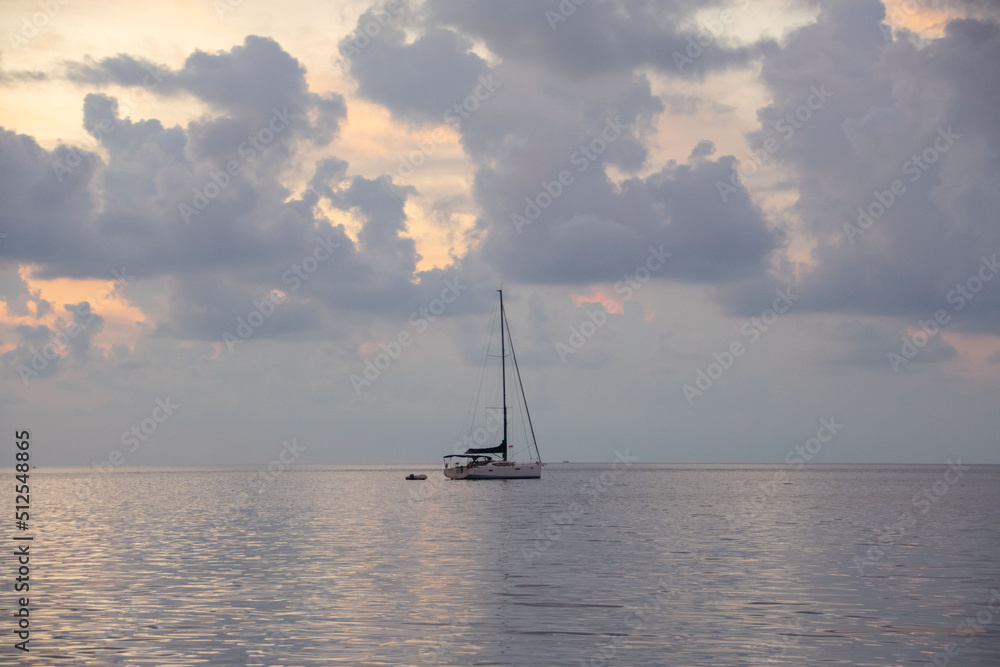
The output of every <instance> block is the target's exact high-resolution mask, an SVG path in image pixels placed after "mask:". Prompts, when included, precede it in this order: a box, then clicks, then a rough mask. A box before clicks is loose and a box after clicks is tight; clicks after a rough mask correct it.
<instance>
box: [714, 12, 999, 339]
mask: <svg viewBox="0 0 1000 667" xmlns="http://www.w3.org/2000/svg"><path fill="white" fill-rule="evenodd" d="M821 5H822V11H821V13H820V16H819V17H818V19H817V21H816V23H814V24H811V25H808V26H806V27H803V28H801V29H800V30H798V31H797V32H796V33H794V34H793V35H792V36H791V38H790V39H789V40H788V43H787V44H786V45H785V46H784V47H783V48H782V49H781V51H780V52H778V53H774V54H771V55H769V56H768V57H767V58H766V59H765V61H764V65H763V69H762V74H761V77H762V81H763V82H764V83H765V85H766V86H767V87H768V90H769V91H770V92H771V94H772V96H773V99H774V103H773V104H771V105H770V106H768V107H765V108H764V109H761V110H760V112H759V114H758V115H759V118H760V120H761V129H760V130H759V131H758V132H756V133H754V134H752V135H751V136H750V141H751V144H752V146H753V147H754V148H755V149H756V150H758V151H760V150H762V149H764V148H766V147H767V145H768V143H767V142H768V141H770V142H771V143H770V146H771V147H772V148H774V147H775V146H777V150H776V151H775V152H773V153H772V155H771V157H770V159H771V160H773V161H775V162H780V163H782V164H783V165H785V166H787V167H789V168H790V169H791V170H792V173H794V174H795V176H794V178H793V180H794V183H795V186H796V188H797V189H798V192H799V200H798V203H797V205H796V207H795V212H796V213H797V215H798V216H799V217H800V218H801V220H802V221H803V223H804V224H805V226H806V229H807V230H808V232H809V233H810V234H812V235H813V236H814V238H815V239H816V245H815V249H814V250H813V257H812V260H813V265H812V266H811V267H810V268H808V269H807V270H805V271H804V272H803V273H802V274H801V277H800V279H799V280H798V281H797V285H798V286H797V289H799V290H800V291H801V294H802V299H801V302H800V305H801V310H802V311H808V310H816V311H831V312H845V313H847V312H850V313H860V314H869V315H893V316H898V317H900V318H904V319H906V320H909V321H911V322H915V321H916V320H917V319H918V318H927V317H931V316H933V314H934V313H935V312H936V311H937V310H938V309H945V310H946V311H947V312H948V313H949V315H950V317H951V318H952V320H951V323H950V324H949V326H951V327H954V328H956V329H966V330H974V331H989V332H993V333H996V332H998V331H1000V314H998V313H1000V280H998V281H993V282H989V281H988V280H985V277H986V274H989V275H990V276H991V277H992V274H993V273H994V270H993V269H992V268H989V267H990V266H992V263H991V262H992V259H991V258H992V257H993V254H994V253H1000V226H998V225H997V222H996V211H997V210H1000V186H998V184H1000V116H998V115H997V113H996V109H997V104H998V98H997V93H996V91H997V90H1000V25H998V24H997V23H996V22H987V21H979V20H972V19H964V20H955V21H951V22H950V23H949V24H948V25H947V28H946V32H945V34H944V36H942V37H940V38H937V39H930V40H927V39H924V38H917V37H916V36H913V35H910V34H908V33H905V32H901V33H899V34H897V35H895V37H894V38H893V39H892V40H887V39H886V37H885V34H884V33H883V31H882V30H881V29H880V21H881V20H882V18H883V16H884V9H883V7H882V5H881V4H880V3H878V2H875V1H874V0H854V1H851V2H839V1H838V2H824V3H821ZM817 90H822V91H825V93H829V95H828V96H827V95H825V94H824V95H823V96H826V97H827V99H826V101H824V102H822V103H819V99H820V97H819V96H817V95H816V91H817ZM810 104H812V107H817V108H811V107H810V106H809V105H810ZM797 114H798V115H797ZM893 183H895V184H896V185H895V187H896V192H895V193H894V192H893V191H892V188H893ZM859 209H860V210H859ZM984 266H985V268H984ZM980 271H983V272H984V274H983V275H982V276H980V275H979V272H980ZM783 279H785V280H791V274H790V273H789V274H788V275H786V276H784V278H783ZM762 287H763V285H762ZM744 288H745V286H741V288H740V289H741V290H743V289H744ZM963 289H966V290H968V291H970V292H971V291H972V290H973V289H975V290H976V291H975V293H974V295H973V296H971V297H965V296H962V295H961V291H962V290H963ZM744 296H745V295H744V294H741V293H740V292H738V291H736V290H734V291H732V292H730V293H728V295H723V296H722V298H723V299H724V301H725V302H726V303H727V304H728V305H729V306H730V308H731V309H732V310H733V311H734V312H739V313H743V314H745V313H746V309H745V305H744V304H745V301H744Z"/></svg>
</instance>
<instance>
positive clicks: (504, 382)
mask: <svg viewBox="0 0 1000 667" xmlns="http://www.w3.org/2000/svg"><path fill="white" fill-rule="evenodd" d="M497 291H498V292H500V377H501V378H502V379H501V385H502V387H503V389H502V391H503V402H502V403H501V405H502V406H503V440H502V442H503V460H504V461H506V460H507V449H508V447H507V366H506V363H505V362H506V361H507V351H506V348H505V347H504V342H503V330H504V322H505V319H504V312H503V290H502V289H498V290H497Z"/></svg>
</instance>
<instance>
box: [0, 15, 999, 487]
mask: <svg viewBox="0 0 1000 667" xmlns="http://www.w3.org/2000/svg"><path fill="white" fill-rule="evenodd" d="M0 37H2V41H0V301H2V306H0V307H2V310H0V415H2V419H3V423H4V424H6V426H7V427H8V428H11V429H16V430H29V431H30V433H31V437H32V452H33V462H34V463H35V464H36V465H40V466H42V465H44V466H88V467H90V466H98V467H99V468H102V469H104V470H112V469H115V468H118V467H129V466H200V465H232V464H241V465H242V464H247V465H252V464H263V463H266V462H269V461H276V460H280V461H281V462H282V463H283V464H286V463H289V462H294V463H298V464H384V463H435V462H440V460H441V459H440V458H439V457H441V456H443V455H445V454H450V453H452V452H453V451H454V449H455V443H456V442H458V441H460V439H461V438H462V436H463V434H462V433H461V428H462V425H463V423H464V420H465V416H466V413H467V411H468V410H469V398H470V394H471V393H472V392H473V389H474V385H475V382H476V378H477V373H478V364H479V361H480V358H481V351H482V349H483V348H482V345H483V338H484V336H485V335H486V333H487V327H488V325H489V321H490V317H491V313H492V309H493V308H494V305H495V299H496V290H497V288H498V287H500V286H501V285H503V289H504V300H505V305H506V307H507V314H508V318H509V321H510V327H511V334H512V336H513V342H514V345H515V349H516V351H517V358H518V363H519V365H520V370H521V375H522V378H523V382H524V387H525V393H526V395H527V399H528V402H529V406H530V408H531V414H532V419H533V422H534V428H535V432H536V435H537V439H538V446H539V449H540V451H541V454H542V457H543V459H545V460H550V461H561V460H572V461H594V462H600V461H612V460H614V459H615V457H616V456H617V455H619V453H621V452H626V451H627V452H628V456H630V457H632V459H633V460H638V461H641V462H676V463H682V462H706V463H713V462H734V463H740V462H749V463H760V462H778V463H783V464H787V465H798V464H800V463H801V462H811V463H852V462H853V463H883V462H884V463H928V464H933V463H940V464H943V463H945V462H946V461H949V460H953V461H954V460H961V461H962V462H963V463H1000V446H998V434H997V426H998V425H1000V421H998V418H997V412H996V397H997V396H998V395H1000V278H998V279H996V280H994V278H995V277H996V276H997V274H998V273H1000V264H998V263H997V258H998V254H1000V225H998V219H997V216H998V212H1000V114H998V113H997V109H998V108H1000V7H998V6H997V5H996V3H995V2H993V1H992V0H886V2H884V3H882V2H878V1H876V0H830V1H822V0H821V1H812V0H761V1H755V2H748V1H747V0H732V1H730V0H718V1H711V0H708V1H706V0H698V1H697V2H696V1H694V0H661V1H653V0H646V1H643V0H619V1H615V2H605V1H601V0H562V1H561V2H559V1H556V0H543V1H536V0H530V1H529V0H523V1H522V0H505V1H504V2H489V1H486V0H423V1H404V0H393V1H391V2H388V3H382V2H378V3H370V2H367V1H359V2H354V1H349V2H338V3H324V2H318V1H317V2H313V1H310V0H290V1H286V2H283V3H279V4H274V3H262V2H259V1H258V0H186V1H158V0H151V1H150V2H146V3H138V4H137V3H134V2H123V1H120V0H104V1H100V2H98V1H96V0H94V1H89V0H48V1H39V0H24V1H21V0H5V2H4V3H3V5H2V9H0Z"/></svg>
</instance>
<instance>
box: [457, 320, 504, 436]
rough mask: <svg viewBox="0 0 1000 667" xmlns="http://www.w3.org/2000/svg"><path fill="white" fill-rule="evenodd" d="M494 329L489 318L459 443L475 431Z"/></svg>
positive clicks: (493, 322) (494, 325)
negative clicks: (474, 390)
mask: <svg viewBox="0 0 1000 667" xmlns="http://www.w3.org/2000/svg"><path fill="white" fill-rule="evenodd" d="M495 329H496V316H495V315H494V317H492V318H490V329H489V333H488V335H487V336H486V341H485V343H484V344H483V352H482V356H481V360H480V363H479V377H478V378H477V380H476V393H475V395H474V396H473V397H472V400H471V402H470V403H469V410H468V412H467V413H466V415H465V421H464V423H463V428H462V429H461V430H460V431H459V440H460V441H461V437H462V435H469V436H471V435H472V432H473V431H474V430H475V425H476V413H477V412H478V409H477V408H478V407H479V405H480V398H481V397H482V393H483V387H484V385H485V381H486V360H487V358H488V357H489V356H490V339H491V338H492V337H493V331H494V330H495Z"/></svg>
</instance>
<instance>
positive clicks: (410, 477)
mask: <svg viewBox="0 0 1000 667" xmlns="http://www.w3.org/2000/svg"><path fill="white" fill-rule="evenodd" d="M406 479H411V480H412V479H427V475H414V474H413V473H412V472H411V473H410V474H409V475H407V476H406Z"/></svg>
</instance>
